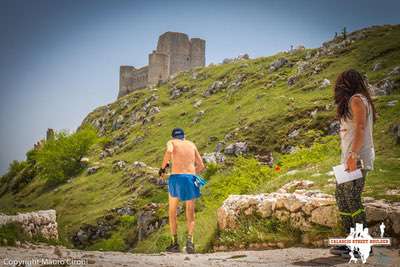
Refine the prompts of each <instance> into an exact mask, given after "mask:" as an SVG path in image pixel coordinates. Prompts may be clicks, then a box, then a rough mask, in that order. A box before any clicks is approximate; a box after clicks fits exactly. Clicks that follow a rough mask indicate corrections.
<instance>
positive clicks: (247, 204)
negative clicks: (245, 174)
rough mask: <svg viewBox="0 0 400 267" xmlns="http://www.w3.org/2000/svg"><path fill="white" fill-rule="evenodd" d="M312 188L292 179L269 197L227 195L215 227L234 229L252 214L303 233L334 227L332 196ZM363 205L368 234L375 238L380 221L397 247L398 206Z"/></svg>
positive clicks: (367, 200) (381, 202)
mask: <svg viewBox="0 0 400 267" xmlns="http://www.w3.org/2000/svg"><path fill="white" fill-rule="evenodd" d="M313 185H314V183H313V182H312V181H308V180H294V181H292V182H290V183H288V184H286V185H284V186H283V187H282V188H280V189H279V190H278V191H276V192H273V193H270V194H258V195H231V196H229V197H228V198H227V199H226V200H225V201H224V203H223V204H222V206H221V207H220V208H219V209H218V211H217V217H218V227H219V229H220V230H226V229H235V228H238V227H239V226H240V219H239V218H240V217H241V218H243V216H254V215H256V216H259V217H261V218H264V219H266V220H267V219H271V218H272V217H274V218H276V219H278V220H279V221H281V222H290V223H291V224H292V225H293V226H294V227H295V228H297V229H300V230H301V231H304V232H307V231H308V230H310V229H312V228H313V227H314V226H325V227H329V228H334V227H336V226H337V225H338V223H339V215H338V210H337V207H336V201H335V198H334V196H332V195H329V194H325V193H322V192H320V191H319V190H312V189H310V188H311V187H313ZM364 205H365V211H366V215H367V222H368V225H369V227H370V229H371V230H370V233H372V235H377V234H378V233H375V232H374V229H375V228H377V227H376V225H379V224H380V223H381V222H384V223H385V225H386V232H387V234H388V236H391V237H393V239H394V243H397V244H398V239H399V237H400V203H389V202H386V201H384V200H375V199H373V198H365V200H364ZM378 229H379V227H378Z"/></svg>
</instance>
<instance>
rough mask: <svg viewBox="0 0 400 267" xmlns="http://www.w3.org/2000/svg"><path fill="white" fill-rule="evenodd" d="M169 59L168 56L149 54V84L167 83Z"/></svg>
mask: <svg viewBox="0 0 400 267" xmlns="http://www.w3.org/2000/svg"><path fill="white" fill-rule="evenodd" d="M169 59H170V57H169V56H168V55H167V54H164V53H159V52H157V51H153V53H151V54H149V74H148V84H149V85H156V84H158V83H159V82H160V81H165V80H166V79H168V76H169Z"/></svg>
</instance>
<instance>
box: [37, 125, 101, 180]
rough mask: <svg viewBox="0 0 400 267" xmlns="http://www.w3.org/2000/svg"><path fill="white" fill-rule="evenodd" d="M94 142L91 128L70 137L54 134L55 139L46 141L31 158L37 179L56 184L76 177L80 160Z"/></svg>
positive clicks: (93, 132)
mask: <svg viewBox="0 0 400 267" xmlns="http://www.w3.org/2000/svg"><path fill="white" fill-rule="evenodd" d="M96 141H97V135H96V131H95V130H94V128H93V127H91V126H86V127H85V128H82V129H80V130H79V131H77V132H76V133H74V134H71V135H69V134H67V133H65V132H60V133H56V135H55V138H54V139H52V140H49V141H47V142H46V143H45V144H44V146H43V148H42V149H40V150H38V151H37V152H36V154H35V155H34V156H33V157H34V160H35V161H36V164H37V166H38V172H39V177H41V178H43V179H46V180H47V181H48V182H49V183H56V184H57V183H61V182H64V181H65V180H67V179H68V178H70V177H72V176H75V175H77V174H78V173H80V172H81V170H82V169H83V166H82V165H81V163H80V160H81V158H82V157H84V156H85V155H87V153H88V151H89V149H90V147H91V146H92V145H93V144H94V143H96Z"/></svg>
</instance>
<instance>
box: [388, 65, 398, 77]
mask: <svg viewBox="0 0 400 267" xmlns="http://www.w3.org/2000/svg"><path fill="white" fill-rule="evenodd" d="M388 75H389V76H396V75H400V66H396V67H394V68H393V70H392V71H391V72H389V73H388Z"/></svg>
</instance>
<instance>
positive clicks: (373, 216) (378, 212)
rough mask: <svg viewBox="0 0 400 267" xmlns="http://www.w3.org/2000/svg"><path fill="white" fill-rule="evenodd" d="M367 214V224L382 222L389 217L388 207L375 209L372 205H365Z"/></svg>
mask: <svg viewBox="0 0 400 267" xmlns="http://www.w3.org/2000/svg"><path fill="white" fill-rule="evenodd" d="M365 214H366V217H367V222H368V223H371V222H380V221H383V220H384V219H385V218H386V217H387V215H388V214H387V210H386V207H375V206H372V205H367V204H366V205H365Z"/></svg>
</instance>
